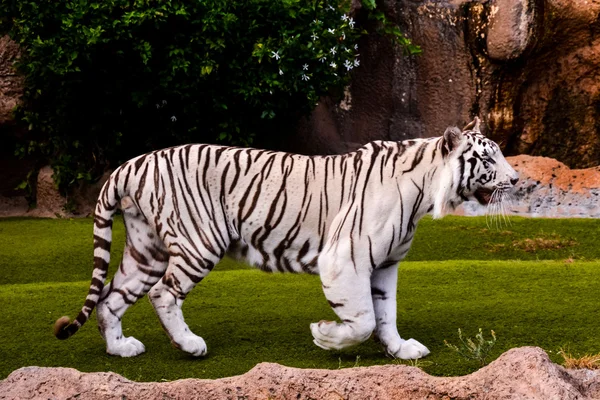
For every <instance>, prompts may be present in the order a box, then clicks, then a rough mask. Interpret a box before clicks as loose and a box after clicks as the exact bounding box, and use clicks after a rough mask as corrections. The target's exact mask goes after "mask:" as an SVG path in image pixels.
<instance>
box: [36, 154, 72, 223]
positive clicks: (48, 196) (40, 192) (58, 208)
mask: <svg viewBox="0 0 600 400" xmlns="http://www.w3.org/2000/svg"><path fill="white" fill-rule="evenodd" d="M53 174H54V171H53V170H52V168H51V167H50V166H45V167H43V168H42V169H40V172H39V173H38V178H37V185H36V190H37V195H36V207H35V208H34V209H33V210H32V211H31V215H32V216H35V217H52V218H53V217H64V216H66V214H67V212H66V210H65V208H66V205H67V200H66V199H65V198H64V197H63V196H61V194H60V192H59V191H58V189H57V187H56V185H55V184H54V178H53V177H52V175H53Z"/></svg>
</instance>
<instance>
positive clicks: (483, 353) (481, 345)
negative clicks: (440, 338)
mask: <svg viewBox="0 0 600 400" xmlns="http://www.w3.org/2000/svg"><path fill="white" fill-rule="evenodd" d="M491 333H492V339H490V340H485V339H484V338H483V332H482V331H481V328H479V333H478V334H477V335H475V340H474V341H473V340H472V339H471V338H467V339H466V340H465V339H464V338H463V336H462V331H461V330H460V328H458V339H459V340H460V343H459V345H458V346H456V345H453V344H451V343H448V341H446V340H444V344H445V345H446V347H449V348H451V349H452V350H454V351H456V352H457V353H458V354H460V355H461V356H462V357H464V358H466V359H467V360H477V361H479V365H480V366H482V367H483V366H484V365H486V364H487V358H488V356H489V355H490V352H491V351H492V348H493V347H494V345H495V344H496V333H495V332H494V331H491Z"/></svg>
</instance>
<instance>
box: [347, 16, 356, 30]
mask: <svg viewBox="0 0 600 400" xmlns="http://www.w3.org/2000/svg"><path fill="white" fill-rule="evenodd" d="M354 23H355V22H354V20H353V19H352V18H349V19H348V25H350V28H352V29H354Z"/></svg>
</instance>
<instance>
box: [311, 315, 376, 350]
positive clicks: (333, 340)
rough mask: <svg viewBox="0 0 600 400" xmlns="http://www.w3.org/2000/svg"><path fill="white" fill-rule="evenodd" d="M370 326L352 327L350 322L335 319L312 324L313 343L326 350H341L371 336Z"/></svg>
mask: <svg viewBox="0 0 600 400" xmlns="http://www.w3.org/2000/svg"><path fill="white" fill-rule="evenodd" d="M369 328H370V327H367V328H366V329H360V326H355V327H350V326H349V325H348V324H345V323H342V324H340V323H337V322H334V321H320V322H317V323H312V324H310V331H311V333H312V335H313V338H314V340H313V343H314V344H316V345H317V346H319V347H320V348H322V349H325V350H334V349H335V350H340V349H343V348H345V347H348V346H353V345H355V344H359V343H362V342H364V341H365V340H367V339H368V338H369V336H371V332H372V329H369ZM363 331H364V332H363Z"/></svg>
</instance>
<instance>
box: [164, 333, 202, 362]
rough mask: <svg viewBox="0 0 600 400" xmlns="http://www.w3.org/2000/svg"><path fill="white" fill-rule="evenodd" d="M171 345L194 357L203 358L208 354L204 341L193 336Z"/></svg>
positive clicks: (185, 337)
mask: <svg viewBox="0 0 600 400" xmlns="http://www.w3.org/2000/svg"><path fill="white" fill-rule="evenodd" d="M171 343H172V344H173V346H175V347H177V348H178V349H179V350H182V351H185V352H186V353H190V354H191V355H193V356H194V357H202V356H205V355H206V353H207V352H208V349H207V347H206V342H204V339H202V338H201V337H200V336H196V335H193V334H190V335H186V336H184V337H183V338H182V339H180V340H179V341H178V342H175V341H173V342H171Z"/></svg>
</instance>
